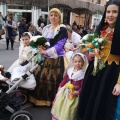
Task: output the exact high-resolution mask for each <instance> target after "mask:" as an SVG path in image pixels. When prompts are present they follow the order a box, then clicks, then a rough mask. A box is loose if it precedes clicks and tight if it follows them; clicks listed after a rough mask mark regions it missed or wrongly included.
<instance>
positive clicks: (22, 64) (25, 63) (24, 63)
mask: <svg viewBox="0 0 120 120" xmlns="http://www.w3.org/2000/svg"><path fill="white" fill-rule="evenodd" d="M36 55H37V53H35V54H34V55H32V56H31V57H30V58H29V59H28V60H26V61H24V62H22V63H21V64H20V65H21V66H24V65H27V64H28V63H29V62H30V61H31V60H32V58H33V57H34V56H36Z"/></svg>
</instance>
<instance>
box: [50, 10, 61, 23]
mask: <svg viewBox="0 0 120 120" xmlns="http://www.w3.org/2000/svg"><path fill="white" fill-rule="evenodd" d="M59 20H60V16H59V14H58V13H57V12H51V13H50V22H51V24H54V25H58V24H59Z"/></svg>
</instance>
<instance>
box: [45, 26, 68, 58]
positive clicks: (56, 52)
mask: <svg viewBox="0 0 120 120" xmlns="http://www.w3.org/2000/svg"><path fill="white" fill-rule="evenodd" d="M67 38H68V35H67V30H66V28H64V27H62V28H61V30H60V32H59V34H58V35H57V36H56V37H55V38H54V39H56V40H57V43H56V44H55V45H54V46H53V47H51V48H49V49H48V50H47V51H46V52H47V55H48V56H49V57H50V58H57V57H58V56H63V55H64V54H65V51H64V44H65V43H66V40H67Z"/></svg>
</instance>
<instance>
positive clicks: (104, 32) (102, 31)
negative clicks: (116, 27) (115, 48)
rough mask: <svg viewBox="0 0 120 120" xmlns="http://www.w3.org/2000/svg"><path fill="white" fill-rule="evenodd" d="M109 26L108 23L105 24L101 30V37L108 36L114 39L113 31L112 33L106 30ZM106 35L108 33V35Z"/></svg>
mask: <svg viewBox="0 0 120 120" xmlns="http://www.w3.org/2000/svg"><path fill="white" fill-rule="evenodd" d="M107 28H108V25H107V24H106V25H104V26H103V27H102V29H101V31H100V35H101V37H107V38H108V40H110V41H112V38H113V32H110V33H108V32H106V29H107ZM106 35H107V36H106Z"/></svg>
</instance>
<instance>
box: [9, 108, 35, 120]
mask: <svg viewBox="0 0 120 120" xmlns="http://www.w3.org/2000/svg"><path fill="white" fill-rule="evenodd" d="M10 120H33V118H32V115H31V114H30V113H29V112H27V111H24V110H21V111H17V112H15V113H14V114H13V115H12V116H11V117H10Z"/></svg>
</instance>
